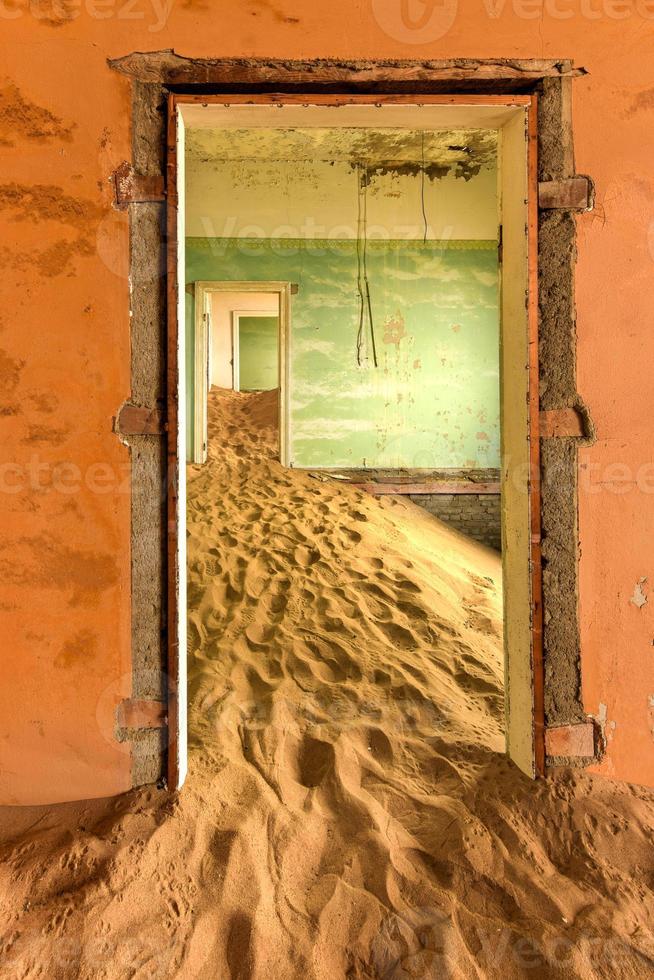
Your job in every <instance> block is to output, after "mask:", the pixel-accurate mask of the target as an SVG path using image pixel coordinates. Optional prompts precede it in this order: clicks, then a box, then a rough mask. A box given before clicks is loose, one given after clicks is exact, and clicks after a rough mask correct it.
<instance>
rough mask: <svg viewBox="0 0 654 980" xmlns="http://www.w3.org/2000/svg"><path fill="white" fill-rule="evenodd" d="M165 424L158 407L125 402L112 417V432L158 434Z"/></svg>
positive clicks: (125, 434) (162, 430)
mask: <svg viewBox="0 0 654 980" xmlns="http://www.w3.org/2000/svg"><path fill="white" fill-rule="evenodd" d="M165 431H166V425H165V423H164V420H163V416H162V414H161V410H160V409H159V408H142V407H141V406H139V405H131V404H130V403H129V402H127V403H126V404H125V405H123V406H122V407H121V409H120V411H119V413H118V415H117V416H116V418H115V419H114V432H117V433H118V434H119V435H121V436H149V435H156V436H160V435H163V433H164V432H165Z"/></svg>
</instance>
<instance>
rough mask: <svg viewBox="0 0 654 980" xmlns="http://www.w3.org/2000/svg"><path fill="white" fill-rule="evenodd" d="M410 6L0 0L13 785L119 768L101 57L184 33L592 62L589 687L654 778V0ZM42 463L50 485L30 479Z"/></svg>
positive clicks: (94, 777)
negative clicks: (114, 721) (59, 481)
mask: <svg viewBox="0 0 654 980" xmlns="http://www.w3.org/2000/svg"><path fill="white" fill-rule="evenodd" d="M402 10H404V15H403V14H402ZM414 16H415V19H413V20H411V19H410V16H409V15H408V14H407V10H406V7H403V5H402V4H400V3H399V2H394V0H334V2H333V3H332V4H330V5H320V4H315V3H309V2H308V0H288V2H286V3H284V4H282V3H281V2H279V0H278V2H274V0H271V2H265V3H264V2H261V0H252V2H241V0H239V2H236V0H225V2H223V3H222V4H221V5H220V9H219V12H217V9H214V8H213V7H210V6H207V7H204V6H202V5H200V4H197V3H184V4H181V3H179V4H173V5H172V6H171V7H168V8H164V7H158V6H156V5H155V4H151V3H149V2H148V3H146V2H145V0H137V2H136V3H135V4H130V5H127V4H125V3H123V2H122V0H116V2H115V3H109V4H106V5H103V6H102V9H101V10H98V9H97V7H94V6H93V5H91V4H90V3H87V2H84V0H83V2H82V3H81V4H77V5H73V4H68V3H65V2H61V3H57V4H55V3H54V2H52V3H50V2H43V3H32V5H31V7H28V6H27V4H26V3H22V2H21V0H18V2H17V4H16V5H15V6H14V7H11V8H9V7H8V6H7V5H5V7H3V11H2V32H1V38H0V46H1V49H2V64H3V76H5V78H6V81H5V82H3V88H2V100H1V101H0V140H1V147H2V155H3V171H2V178H1V180H0V184H1V187H0V205H1V207H2V210H1V211H0V220H2V225H3V233H2V234H3V237H2V243H3V244H2V249H3V251H2V259H3V273H4V274H3V277H2V286H1V288H2V307H1V308H2V324H1V326H2V333H1V335H0V347H1V348H2V356H1V360H0V365H1V368H2V376H3V396H4V397H3V413H4V414H3V416H2V419H1V422H2V426H3V448H4V456H5V457H7V456H8V457H9V459H10V460H11V463H12V466H13V465H14V464H15V465H16V466H17V467H18V468H17V469H10V470H8V469H7V468H6V466H5V468H4V469H3V471H2V474H3V480H4V481H5V485H4V489H5V492H4V494H3V498H2V500H3V506H2V540H1V542H0V544H1V547H2V555H1V558H2V576H3V596H2V610H1V613H2V623H1V624H0V629H1V631H2V634H1V635H2V637H3V655H2V661H1V665H0V688H1V689H2V691H3V695H2V697H3V703H2V705H0V717H1V718H2V722H1V728H0V752H1V754H2V757H1V759H0V766H1V767H2V770H3V772H4V773H5V775H4V777H3V778H4V780H5V782H4V784H3V787H2V793H3V799H7V798H11V793H12V785H14V784H15V783H16V781H17V780H19V779H20V776H21V774H22V773H24V772H25V771H26V770H27V769H30V770H31V772H33V773H34V774H35V778H37V777H38V778H39V779H43V780H44V781H48V780H49V781H50V785H51V786H52V788H53V791H56V792H61V793H64V792H65V793H66V795H69V796H71V795H74V794H75V791H76V788H79V787H81V788H83V789H84V791H85V792H86V793H87V794H88V795H91V794H92V793H93V794H95V795H102V794H106V793H111V792H117V791H119V790H120V789H121V788H124V787H125V786H126V785H128V784H129V781H130V779H129V771H128V770H129V766H128V761H127V756H126V754H125V753H124V752H123V751H122V748H121V747H120V746H117V745H115V744H113V743H112V741H111V737H110V735H109V737H105V734H106V733H105V731H104V729H103V727H102V724H100V723H98V720H97V719H98V711H100V715H101V717H102V711H103V709H102V705H104V704H106V702H107V697H109V698H110V699H111V698H115V697H121V696H124V695H125V693H129V690H128V689H129V682H128V680H127V679H125V675H126V672H127V671H128V669H129V664H130V599H129V591H130V574H129V542H130V517H129V493H125V492H124V485H123V484H124V466H125V464H126V463H127V461H128V454H127V450H126V448H125V447H124V446H123V445H122V444H121V443H120V441H119V440H118V439H117V437H116V436H115V435H114V434H113V433H112V416H113V415H114V414H115V412H116V410H117V408H118V407H119V406H120V404H121V403H122V402H123V401H124V400H125V398H127V397H128V396H129V394H130V392H129V359H130V346H129V290H128V283H127V277H126V269H127V250H128V244H127V221H126V218H125V216H123V215H120V214H116V213H115V212H114V211H113V210H112V208H111V189H110V186H109V184H108V181H107V178H108V175H109V173H110V172H111V171H112V170H113V168H114V167H115V166H117V165H118V164H119V163H120V162H122V161H123V160H124V159H127V158H128V157H129V156H130V148H129V143H130V84H129V81H128V80H127V79H126V78H125V77H121V76H119V75H117V74H115V73H113V72H111V71H110V70H109V69H108V67H107V64H106V59H107V58H108V57H117V56H120V55H123V54H126V53H128V52H131V51H134V50H141V51H148V50H154V49H161V48H165V47H173V46H174V47H175V48H176V50H178V51H180V52H183V53H185V54H188V55H192V56H198V57H201V56H204V57H209V56H221V55H222V56H246V57H262V58H270V57H278V58H293V57H296V58H324V57H342V58H372V57H375V58H384V57H388V58H417V59H425V58H452V57H456V58H459V57H484V56H488V57H503V58H546V57H552V58H564V57H568V58H573V59H574V60H575V62H576V64H578V65H583V66H584V67H585V68H586V69H587V71H588V74H587V75H585V76H584V77H581V78H578V79H577V80H575V81H574V83H573V84H574V125H575V149H576V166H577V170H578V171H579V172H581V173H589V174H591V175H592V176H593V178H594V180H595V185H596V201H597V204H596V208H595V212H594V213H593V214H585V215H581V216H579V217H578V218H577V219H576V220H577V226H578V235H579V237H578V264H577V276H576V293H577V374H578V388H579V391H580V393H581V395H582V397H583V398H584V400H585V402H586V404H587V406H588V408H589V410H590V413H591V416H592V418H593V421H594V424H595V428H596V434H597V441H596V442H595V443H594V445H591V446H588V447H587V448H585V449H584V450H582V452H581V456H580V466H581V470H580V478H581V479H580V495H579V534H580V540H581V576H580V617H581V644H582V645H581V654H582V680H583V697H584V704H585V707H586V710H587V711H588V712H590V713H592V714H593V715H595V716H597V717H598V718H599V719H600V720H601V721H602V723H603V724H604V730H605V732H606V734H607V737H608V738H609V741H608V745H607V753H606V756H605V759H604V761H603V763H602V764H601V765H600V766H599V767H598V768H599V770H600V771H601V772H604V773H606V774H614V775H617V776H619V777H622V778H629V779H634V780H637V781H640V782H646V783H649V784H654V740H653V736H652V719H651V700H650V699H651V697H652V695H654V658H653V657H652V636H653V635H654V622H653V620H652V616H653V615H654V613H653V610H654V599H651V598H648V594H649V582H650V581H651V576H652V569H651V562H652V531H651V528H652V526H653V525H654V498H653V496H652V492H651V491H652V480H651V473H649V470H648V467H649V466H650V461H651V458H652V443H653V441H654V438H653V432H652V419H651V403H652V392H651V387H652V381H651V377H650V376H651V371H650V370H649V365H650V364H651V363H652V360H653V358H654V331H652V330H651V324H650V321H651V275H652V255H653V244H652V238H653V236H652V206H651V201H652V191H653V190H654V179H653V177H652V172H651V159H652V137H651V132H652V127H653V124H654V60H653V59H652V58H651V57H650V56H649V51H650V50H651V45H652V42H653V40H654V10H653V9H652V5H651V4H647V3H646V2H641V0H639V2H635V0H634V2H631V0H625V2H624V3H622V4H617V3H615V2H613V0H593V2H591V3H583V4H582V3H581V2H578V0H570V2H569V3H567V4H554V3H552V2H550V0H547V2H546V3H543V4H542V5H539V4H537V3H529V4H526V3H521V2H518V0H511V2H509V0H507V2H506V3H497V4H495V3H488V2H485V0H479V2H477V0H471V2H469V3H466V4H465V5H463V4H458V5H457V4H456V3H453V2H452V3H444V4H441V5H433V6H432V7H429V8H427V7H426V6H425V8H424V9H421V11H419V13H418V15H416V14H415V12H414ZM607 120H610V126H607ZM609 272H610V274H609ZM64 463H71V464H72V465H73V466H77V467H78V468H79V469H80V471H81V472H82V473H85V474H87V476H88V473H89V469H90V467H92V466H94V465H95V464H98V463H100V464H103V465H107V466H108V467H109V468H110V471H105V473H104V477H105V478H104V480H102V479H101V480H100V483H101V484H102V486H101V488H100V492H98V485H97V484H94V483H93V480H92V479H91V478H90V477H89V478H88V479H89V481H90V486H89V483H88V482H85V481H82V485H80V486H79V488H78V489H76V490H75V491H74V492H68V490H65V491H64V492H62V488H61V486H59V487H56V486H54V483H55V478H54V471H55V466H57V465H58V464H64ZM40 464H44V468H42V469H40V470H37V471H36V472H37V474H38V476H39V480H40V482H41V483H43V484H44V485H45V486H46V488H47V487H50V486H52V489H43V488H41V487H39V486H33V485H32V483H31V481H32V480H33V477H32V476H31V475H30V469H29V467H30V465H33V466H37V465H40ZM64 472H66V473H67V476H66V479H67V480H68V481H69V480H70V479H71V476H70V474H71V471H70V470H69V471H64ZM76 472H77V471H76V470H73V471H72V473H73V475H74V474H75V473H76ZM109 472H110V475H109V477H108V476H107V473H109ZM59 473H61V470H59ZM111 474H120V478H118V476H117V475H111ZM16 483H18V484H19V488H18V490H15V484H16ZM7 484H9V485H10V490H9V491H7ZM128 489H129V488H128ZM644 579H645V580H646V581H643V580H644ZM647 580H649V581H647ZM642 596H644V597H645V598H646V600H647V601H645V602H643V601H642ZM632 600H634V601H632ZM107 692H108V694H107ZM116 692H118V694H116ZM80 731H81V732H83V736H84V737H83V738H82V739H80V738H79V732H80ZM71 745H74V750H73V749H72V748H71ZM22 782H23V783H24V780H23V781H22ZM53 796H54V792H53Z"/></svg>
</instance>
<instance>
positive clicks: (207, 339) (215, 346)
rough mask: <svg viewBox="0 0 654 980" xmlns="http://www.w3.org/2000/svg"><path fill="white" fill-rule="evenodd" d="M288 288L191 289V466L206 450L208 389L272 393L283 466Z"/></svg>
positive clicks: (237, 284)
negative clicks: (192, 301)
mask: <svg viewBox="0 0 654 980" xmlns="http://www.w3.org/2000/svg"><path fill="white" fill-rule="evenodd" d="M291 288H292V287H291V283H290V282H282V281H264V280H237V279H233V280H214V281H211V280H198V281H196V282H195V283H194V303H195V319H194V334H195V336H194V338H193V345H192V349H193V352H194V357H193V365H194V370H193V372H192V374H191V372H189V374H191V376H192V378H193V383H192V385H191V388H190V393H189V395H190V397H189V400H190V403H191V405H192V413H191V414H192V419H193V428H192V433H191V437H190V439H189V442H190V446H191V448H192V453H191V454H190V458H191V460H192V461H193V462H194V463H204V462H205V461H206V458H207V449H208V435H207V427H208V419H207V401H208V395H209V392H210V390H211V388H212V386H213V387H215V388H217V389H222V390H230V391H276V392H277V399H278V419H279V458H280V460H281V461H282V462H283V464H284V465H287V464H288V444H289V425H290V418H289V410H288V398H289V392H288V385H289V352H290V310H291Z"/></svg>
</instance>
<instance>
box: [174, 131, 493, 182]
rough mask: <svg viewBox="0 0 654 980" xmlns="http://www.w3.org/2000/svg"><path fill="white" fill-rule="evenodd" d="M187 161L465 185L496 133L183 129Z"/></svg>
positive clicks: (486, 160)
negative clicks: (287, 164)
mask: <svg viewBox="0 0 654 980" xmlns="http://www.w3.org/2000/svg"><path fill="white" fill-rule="evenodd" d="M186 151H187V159H188V160H189V161H190V162H191V163H203V162H206V163H208V162H210V161H211V162H217V161H243V162H246V161H247V162H249V163H252V162H254V161H260V162H262V163H263V162H272V161H291V162H293V161H295V162H298V163H299V162H318V161H322V162H326V163H335V162H343V163H348V164H350V165H351V166H352V167H353V168H354V167H357V166H359V165H363V166H365V167H366V169H368V170H369V171H370V172H372V173H373V174H374V173H382V172H383V173H397V174H411V173H419V172H420V171H421V170H423V169H424V171H425V173H426V175H427V176H428V177H429V178H431V179H434V178H436V177H442V176H445V175H446V174H453V175H454V176H457V177H463V178H464V179H469V178H470V177H472V176H475V175H476V174H478V173H479V171H480V170H481V169H482V168H487V167H488V168H493V167H494V166H495V164H496V157H497V132H496V131H495V130H491V129H452V130H436V131H434V130H428V131H425V130H418V129H415V130H410V129H395V128H393V129H386V128H384V129H369V128H361V127H357V128H343V127H341V128H337V129H336V128H319V127H311V128H292V129H290V128H289V129H282V128H277V127H275V128H272V127H258V128H247V129H226V128H214V129H208V128H205V129H188V130H187V132H186Z"/></svg>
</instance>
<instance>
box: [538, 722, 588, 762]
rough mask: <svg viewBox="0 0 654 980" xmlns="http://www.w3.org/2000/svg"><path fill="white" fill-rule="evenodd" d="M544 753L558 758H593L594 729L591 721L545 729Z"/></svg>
mask: <svg viewBox="0 0 654 980" xmlns="http://www.w3.org/2000/svg"><path fill="white" fill-rule="evenodd" d="M545 752H546V754H547V755H548V756H551V757H558V758H575V759H592V758H594V756H595V728H594V725H593V723H592V721H587V722H581V723H580V724H578V725H557V726H556V727H552V728H546V729H545Z"/></svg>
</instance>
